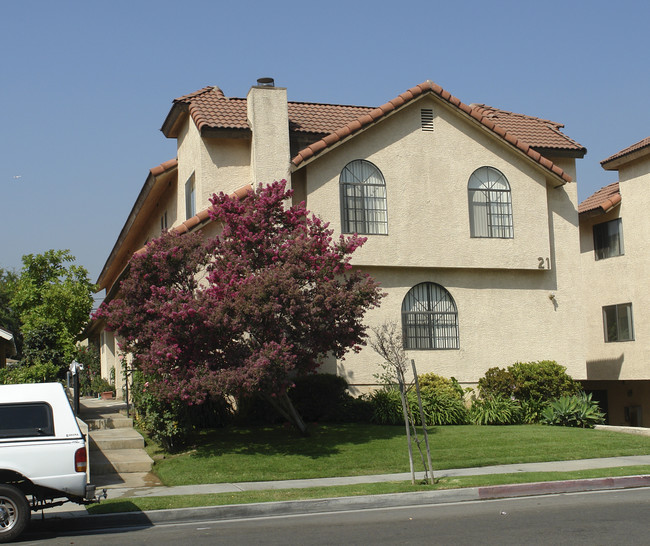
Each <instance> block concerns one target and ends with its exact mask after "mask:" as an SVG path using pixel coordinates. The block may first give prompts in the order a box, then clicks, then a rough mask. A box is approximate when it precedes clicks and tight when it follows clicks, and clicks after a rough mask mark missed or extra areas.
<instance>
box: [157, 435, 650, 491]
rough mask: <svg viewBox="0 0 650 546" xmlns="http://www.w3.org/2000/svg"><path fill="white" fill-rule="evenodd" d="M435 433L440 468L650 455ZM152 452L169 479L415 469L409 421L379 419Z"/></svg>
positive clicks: (573, 440)
mask: <svg viewBox="0 0 650 546" xmlns="http://www.w3.org/2000/svg"><path fill="white" fill-rule="evenodd" d="M429 438H430V443H431V446H432V453H431V456H432V460H433V465H434V470H435V469H445V468H467V467H477V466H487V465H493V464H508V463H520V462H537V461H558V460H569V459H584V458H595V457H613V456H622V455H647V454H650V437H644V436H635V435H631V434H622V433H616V432H607V431H600V430H589V429H574V428H564V427H546V426H541V425H522V426H504V427H496V426H483V427H480V426H445V427H435V428H433V429H432V430H431V431H430V432H429ZM150 453H151V454H152V455H153V457H154V459H155V460H156V464H155V466H154V472H155V473H156V474H158V476H159V477H160V479H161V480H162V482H163V483H164V484H165V485H188V484H199V483H222V482H241V481H265V480H286V479H299V478H320V477H332V476H356V475H364V474H385V473H393V472H408V471H409V463H408V451H407V446H406V439H405V434H404V429H403V427H387V426H377V425H359V424H350V425H312V427H311V436H309V437H307V438H303V437H300V436H299V435H297V434H296V433H295V432H294V431H293V429H291V428H285V427H281V426H278V427H260V428H252V427H251V428H228V429H221V430H215V431H205V432H203V433H201V434H200V435H199V436H198V437H197V439H196V447H195V448H194V449H191V450H189V451H187V452H185V453H181V454H176V455H164V454H162V453H161V452H160V450H158V449H156V448H155V446H150ZM415 456H416V457H418V456H419V455H418V454H417V451H415ZM163 457H164V458H163ZM421 469H422V465H421V463H419V462H418V461H417V460H416V470H421Z"/></svg>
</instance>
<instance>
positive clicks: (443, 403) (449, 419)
mask: <svg viewBox="0 0 650 546" xmlns="http://www.w3.org/2000/svg"><path fill="white" fill-rule="evenodd" d="M413 398H414V397H413ZM421 398H422V410H423V411H424V416H425V418H426V420H427V425H430V426H434V425H466V424H467V422H468V420H469V414H468V412H467V408H466V407H465V403H464V402H463V400H462V399H461V398H459V397H458V393H455V394H453V395H449V394H432V393H430V392H427V391H424V390H422V391H421ZM409 403H410V405H411V411H412V412H413V415H414V416H415V419H416V422H417V424H421V423H420V422H419V421H420V410H419V408H418V405H417V399H413V400H411V399H409Z"/></svg>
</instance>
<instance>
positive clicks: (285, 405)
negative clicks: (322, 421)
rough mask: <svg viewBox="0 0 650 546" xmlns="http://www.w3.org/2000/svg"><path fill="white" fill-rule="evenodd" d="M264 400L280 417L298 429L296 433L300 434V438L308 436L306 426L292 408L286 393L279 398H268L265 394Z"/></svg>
mask: <svg viewBox="0 0 650 546" xmlns="http://www.w3.org/2000/svg"><path fill="white" fill-rule="evenodd" d="M265 398H266V399H267V400H268V401H269V403H270V404H271V405H272V406H273V407H274V408H275V409H276V410H277V411H278V413H280V415H282V417H284V418H285V419H286V420H287V421H289V422H290V423H291V424H292V425H293V426H294V427H296V428H297V429H298V432H300V434H301V435H302V436H309V430H308V429H307V425H306V424H305V422H304V421H303V419H302V417H301V416H300V414H299V413H298V411H297V410H296V408H295V407H294V405H293V403H292V402H291V398H289V395H288V394H287V393H286V392H285V393H284V394H281V395H280V396H270V395H268V394H267V395H265Z"/></svg>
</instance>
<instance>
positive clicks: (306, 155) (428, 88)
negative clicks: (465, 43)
mask: <svg viewBox="0 0 650 546" xmlns="http://www.w3.org/2000/svg"><path fill="white" fill-rule="evenodd" d="M425 93H435V94H436V95H438V96H439V97H440V98H442V99H444V100H446V101H447V102H448V103H450V104H451V105H453V106H455V107H456V108H458V109H459V110H461V111H462V112H464V113H465V114H467V115H468V116H471V117H472V118H474V119H475V120H477V121H478V122H479V123H481V124H482V125H484V126H485V127H487V128H488V129H490V130H491V131H493V132H494V133H496V134H497V135H499V136H500V137H501V138H503V139H504V140H505V141H507V142H508V143H510V144H511V145H512V146H514V147H516V148H518V149H519V150H521V151H522V152H524V153H525V154H526V155H528V156H529V157H530V158H531V159H533V160H534V161H536V162H537V163H539V164H540V165H542V166H543V167H545V168H546V169H548V170H550V171H551V172H553V173H554V174H555V175H556V176H558V177H559V178H561V179H562V180H564V181H565V182H571V176H569V175H568V174H567V173H565V172H564V170H562V169H561V168H560V167H558V166H557V165H555V164H554V163H553V162H552V161H550V160H548V159H547V158H545V157H544V156H542V155H541V154H540V153H539V152H538V151H536V150H535V149H534V148H535V147H536V143H535V142H534V141H533V142H531V141H526V140H524V139H523V138H522V137H521V136H518V134H517V133H516V132H512V131H508V130H507V129H505V128H504V127H502V126H501V125H497V123H496V122H495V121H494V120H492V119H490V117H489V116H488V114H487V113H485V111H484V110H485V109H484V108H483V109H481V108H473V107H471V106H468V105H467V104H465V103H463V102H462V101H460V100H459V99H457V98H456V97H454V96H453V95H452V94H451V93H449V92H448V91H445V90H444V89H442V87H440V86H439V85H437V84H435V83H433V82H432V81H426V82H424V83H421V84H420V85H416V86H415V87H412V88H411V89H409V90H408V91H406V92H405V93H402V94H401V95H399V96H398V97H396V98H394V99H393V100H391V101H389V102H387V103H385V104H382V105H381V106H379V107H378V108H374V109H372V110H370V111H369V112H366V113H365V114H363V115H362V116H360V117H358V118H357V119H356V120H354V121H352V122H350V123H348V124H346V125H344V126H342V127H340V128H338V129H337V130H336V131H333V132H332V133H330V134H329V135H327V136H325V137H324V138H322V139H321V140H319V141H317V142H315V143H314V144H311V145H309V146H307V147H306V148H304V149H303V150H301V151H300V152H298V154H297V155H296V156H295V157H294V158H293V159H292V160H291V161H292V163H293V164H294V165H295V166H298V165H300V164H301V163H302V162H303V161H306V160H308V159H310V158H311V157H314V156H315V155H317V154H319V153H320V152H322V151H323V150H325V149H326V148H328V147H329V146H331V145H332V144H335V143H336V142H340V141H342V140H344V139H346V138H347V137H349V136H351V135H353V134H354V133H356V132H357V131H359V130H361V129H362V128H364V127H366V126H368V125H370V124H372V123H374V122H375V121H378V120H379V119H381V118H383V117H384V116H385V115H387V114H389V113H390V112H392V111H394V110H396V109H398V108H400V107H402V106H404V105H405V104H407V103H408V102H410V101H412V100H413V99H415V98H417V97H419V96H421V95H424V94H425ZM525 123H534V124H535V125H537V126H538V127H539V126H547V124H546V123H543V122H541V121H540V120H539V118H531V117H529V116H522V119H521V120H520V124H525ZM539 132H541V127H539V129H538V131H536V132H533V135H534V134H535V133H539ZM569 141H570V139H569ZM569 141H567V142H566V146H568V145H569ZM570 142H573V141H570ZM544 143H546V141H545V142H544ZM574 144H575V143H574ZM566 146H565V149H566ZM577 146H578V147H579V145H577Z"/></svg>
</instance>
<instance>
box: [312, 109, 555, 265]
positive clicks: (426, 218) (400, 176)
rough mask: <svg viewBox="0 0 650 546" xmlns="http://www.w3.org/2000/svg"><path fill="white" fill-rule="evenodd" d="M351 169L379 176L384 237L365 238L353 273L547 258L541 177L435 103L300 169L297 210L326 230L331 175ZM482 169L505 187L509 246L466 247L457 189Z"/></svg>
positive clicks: (335, 206) (334, 197)
mask: <svg viewBox="0 0 650 546" xmlns="http://www.w3.org/2000/svg"><path fill="white" fill-rule="evenodd" d="M421 108H433V111H434V116H435V117H434V127H435V129H434V131H433V132H424V131H422V130H421V127H420V109H421ZM355 159H366V160H368V161H371V162H372V163H373V164H374V165H376V166H377V167H378V168H379V170H380V171H381V172H382V174H383V175H384V179H385V180H386V187H387V206H388V221H389V234H388V236H384V235H373V236H370V237H369V241H368V243H367V244H366V245H365V246H364V247H363V248H362V249H360V250H359V251H358V253H357V254H356V255H355V258H354V261H355V263H358V264H363V265H373V266H377V265H384V264H387V263H388V264H390V265H395V266H408V267H476V268H482V269H491V268H506V269H531V270H536V269H537V268H538V267H539V260H538V258H539V257H542V258H543V259H544V260H546V258H550V240H549V226H548V215H547V205H546V200H547V191H546V178H545V175H544V174H543V173H542V172H541V171H540V170H539V169H537V168H536V167H535V166H534V165H533V164H532V163H531V162H530V161H529V160H527V159H526V158H524V157H523V156H521V155H520V154H519V153H517V152H516V151H514V150H511V149H510V147H508V146H504V144H503V142H499V141H498V140H497V139H496V137H494V136H492V135H490V134H488V133H487V132H485V131H483V130H481V129H480V128H478V127H476V126H475V125H474V124H473V123H471V122H470V121H468V120H465V119H463V118H462V117H460V116H459V114H458V113H457V112H455V111H452V110H450V109H449V107H448V106H447V105H445V104H444V103H442V102H440V101H438V100H435V98H432V97H427V98H425V99H423V100H420V101H415V102H414V104H412V105H411V106H409V107H407V108H406V109H405V110H404V111H401V112H400V115H399V116H392V117H390V118H388V119H386V120H385V121H383V122H382V123H380V124H378V125H376V126H375V127H371V128H370V129H368V130H367V131H366V132H365V133H364V134H363V135H360V136H358V137H356V138H355V139H352V140H351V141H349V142H348V143H345V144H344V145H342V146H339V147H338V148H336V149H334V150H332V151H331V152H328V153H327V154H325V155H324V156H323V157H322V158H318V159H316V161H314V162H313V163H312V164H310V165H308V166H307V167H306V168H307V192H308V200H307V206H308V208H309V209H310V210H312V211H315V212H317V213H318V214H320V215H321V216H322V217H323V218H326V219H328V220H329V221H330V222H331V225H332V226H333V227H334V228H335V229H336V230H340V226H341V206H340V196H339V175H340V173H341V170H342V169H343V167H344V166H345V165H346V164H347V163H348V162H350V161H353V160H355ZM486 165H487V166H492V167H495V168H497V169H498V170H500V171H501V172H502V173H503V174H504V175H505V176H506V178H507V179H508V182H509V184H510V187H511V191H512V207H513V219H514V233H515V237H514V238H513V239H487V238H471V237H470V224H469V205H468V194H467V183H468V181H469V178H470V176H471V174H472V173H473V172H474V171H475V170H476V169H478V168H479V167H482V166H486ZM559 191H562V190H559ZM405 243H406V244H405Z"/></svg>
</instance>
